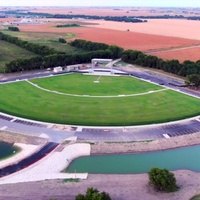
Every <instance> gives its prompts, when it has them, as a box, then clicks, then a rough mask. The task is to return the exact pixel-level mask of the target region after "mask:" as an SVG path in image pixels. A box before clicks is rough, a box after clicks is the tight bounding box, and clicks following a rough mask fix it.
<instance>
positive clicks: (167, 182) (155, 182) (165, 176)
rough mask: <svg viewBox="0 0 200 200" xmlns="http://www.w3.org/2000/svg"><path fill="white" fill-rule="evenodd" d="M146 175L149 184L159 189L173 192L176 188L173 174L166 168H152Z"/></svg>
mask: <svg viewBox="0 0 200 200" xmlns="http://www.w3.org/2000/svg"><path fill="white" fill-rule="evenodd" d="M148 175H149V183H150V185H152V186H153V187H155V189H157V190H159V191H165V192H174V191H176V190H177V188H178V187H177V185H176V178H175V176H174V174H173V173H172V172H169V171H168V170H167V169H159V168H152V169H151V170H150V171H149V172H148Z"/></svg>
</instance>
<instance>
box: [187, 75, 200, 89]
mask: <svg viewBox="0 0 200 200" xmlns="http://www.w3.org/2000/svg"><path fill="white" fill-rule="evenodd" d="M186 78H187V79H186V84H187V85H188V86H194V87H197V88H198V87H199V86H200V74H190V75H188V76H187V77H186Z"/></svg>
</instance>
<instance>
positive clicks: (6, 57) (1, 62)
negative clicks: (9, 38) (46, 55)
mask: <svg viewBox="0 0 200 200" xmlns="http://www.w3.org/2000/svg"><path fill="white" fill-rule="evenodd" d="M32 56H36V54H34V53H32V52H30V51H27V50H25V49H22V48H20V47H18V46H16V45H14V44H10V43H8V42H5V41H2V40H0V72H3V69H4V67H5V64H6V63H7V62H10V61H12V60H14V59H18V58H30V57H32Z"/></svg>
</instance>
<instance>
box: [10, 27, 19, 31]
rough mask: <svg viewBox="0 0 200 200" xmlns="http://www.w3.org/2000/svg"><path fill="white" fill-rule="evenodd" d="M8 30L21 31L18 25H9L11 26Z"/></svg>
mask: <svg viewBox="0 0 200 200" xmlns="http://www.w3.org/2000/svg"><path fill="white" fill-rule="evenodd" d="M8 30H9V31H19V28H18V27H16V26H9V27H8Z"/></svg>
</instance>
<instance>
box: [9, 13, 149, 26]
mask: <svg viewBox="0 0 200 200" xmlns="http://www.w3.org/2000/svg"><path fill="white" fill-rule="evenodd" d="M13 12H14V11H12V12H10V11H8V12H6V13H7V14H12V15H13V14H14V13H15V14H16V15H18V16H19V15H22V16H24V15H26V16H27V15H28V16H32V17H33V16H34V17H36V16H39V17H43V18H58V19H78V18H82V19H101V20H106V21H118V22H131V23H138V22H147V20H141V19H138V17H134V16H98V15H72V14H49V13H35V12H27V13H26V14H25V13H20V12H18V11H15V12H14V13H13Z"/></svg>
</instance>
